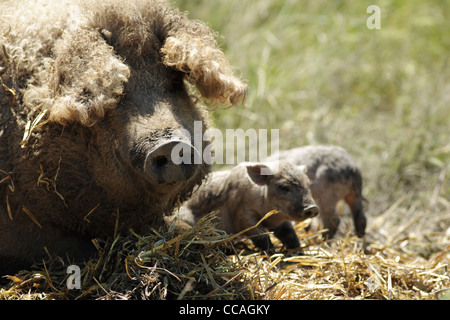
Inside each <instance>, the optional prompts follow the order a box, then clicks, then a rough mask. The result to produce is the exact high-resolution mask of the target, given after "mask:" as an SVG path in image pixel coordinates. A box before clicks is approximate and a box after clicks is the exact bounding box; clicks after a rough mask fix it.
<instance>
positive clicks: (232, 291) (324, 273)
mask: <svg viewBox="0 0 450 320" xmlns="http://www.w3.org/2000/svg"><path fill="white" fill-rule="evenodd" d="M269 214H274V212H271V213H269ZM213 215H214V213H213V214H211V215H208V216H206V217H205V218H204V219H203V220H201V221H200V222H199V223H198V224H197V225H195V226H194V227H193V228H191V229H185V228H179V227H177V226H176V223H175V222H173V223H172V224H171V225H170V226H169V227H168V228H165V229H164V230H154V231H153V232H152V233H151V234H148V235H137V234H135V233H134V232H132V231H130V234H129V236H128V237H120V236H117V237H116V238H115V239H114V240H113V241H110V242H105V243H99V242H95V245H96V246H97V248H98V250H99V258H98V259H92V260H90V261H88V262H86V263H85V264H84V265H80V268H81V289H79V290H78V289H74V290H68V289H67V284H66V281H67V278H68V276H69V275H68V274H67V273H66V269H67V266H68V263H67V262H64V260H63V258H62V257H49V259H48V260H47V261H43V263H42V264H40V265H36V266H35V267H34V268H33V270H32V271H26V270H24V271H22V272H20V273H18V274H16V275H14V276H9V277H8V279H9V280H10V283H9V284H8V285H5V286H3V288H1V289H0V299H152V300H159V299H196V300H198V299H270V300H275V299H444V298H448V294H449V290H448V288H449V287H450V276H449V273H448V261H449V258H450V234H448V235H446V234H445V235H442V234H439V235H434V236H435V237H437V238H436V239H433V240H435V241H434V246H435V247H434V248H435V250H434V252H433V253H432V254H430V255H429V256H428V257H426V258H425V257H421V256H420V255H417V254H416V253H412V252H409V251H408V250H406V249H405V248H406V247H409V245H410V244H412V242H414V241H417V239H415V238H414V237H405V238H403V239H401V241H399V242H397V244H396V245H392V244H391V245H389V246H387V245H386V244H385V243H382V242H380V241H378V240H377V239H372V240H370V243H368V242H364V241H363V240H361V239H359V238H356V237H352V236H350V235H348V234H346V235H343V236H341V237H339V238H338V239H337V240H334V241H331V242H324V241H323V239H322V237H321V234H322V233H323V230H318V231H317V230H316V231H314V230H313V229H310V230H309V231H305V226H306V225H307V224H308V223H309V221H305V222H303V223H299V224H298V225H297V226H296V231H297V233H298V234H299V236H300V238H301V239H303V248H302V252H298V251H291V252H289V251H285V250H282V249H283V248H281V247H280V246H281V245H280V243H279V242H277V240H276V239H275V238H274V239H273V241H274V243H275V244H276V245H278V247H277V248H276V249H275V250H274V251H273V252H270V253H267V252H258V251H255V250H254V247H253V246H252V245H251V242H250V241H248V240H244V239H240V238H238V237H230V236H229V235H226V234H225V233H223V232H221V231H219V230H217V229H216V228H215V227H214V223H213V220H212V218H213ZM266 217H267V216H266ZM432 236H433V235H428V237H432ZM407 242H411V243H408V245H407Z"/></svg>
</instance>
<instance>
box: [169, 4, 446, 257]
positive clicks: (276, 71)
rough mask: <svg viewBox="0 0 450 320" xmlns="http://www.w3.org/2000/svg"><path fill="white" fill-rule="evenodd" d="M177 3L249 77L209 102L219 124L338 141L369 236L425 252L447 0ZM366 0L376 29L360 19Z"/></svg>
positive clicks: (434, 238) (441, 182) (438, 221)
mask: <svg viewBox="0 0 450 320" xmlns="http://www.w3.org/2000/svg"><path fill="white" fill-rule="evenodd" d="M175 4H176V6H178V7H179V8H180V9H181V10H185V11H188V12H189V17H190V18H194V19H200V20H202V21H205V22H206V23H207V24H208V25H209V26H210V27H211V28H213V29H214V30H216V31H217V32H218V33H219V37H218V42H219V44H220V46H221V47H222V48H223V49H224V50H225V52H226V54H227V56H228V57H229V59H230V61H231V63H232V65H233V66H234V67H235V69H236V72H237V74H240V75H241V76H242V77H243V78H244V79H246V80H247V82H248V84H249V91H248V98H247V101H246V105H245V106H238V107H236V108H233V109H229V110H224V111H222V110H221V111H217V112H215V113H214V117H215V124H216V126H217V127H218V128H219V129H222V130H225V129H227V128H242V129H244V130H246V129H248V128H254V129H260V128H261V129H263V128H265V129H271V128H272V129H279V130H280V140H281V141H280V147H281V148H291V147H295V146H299V145H304V144H316V143H325V144H337V145H341V146H343V147H345V148H346V149H347V150H349V151H350V153H352V154H353V155H354V156H355V158H356V159H357V162H358V163H359V164H360V166H361V169H362V171H363V175H364V178H365V181H364V183H365V184H364V192H365V195H366V197H367V198H368V199H369V201H370V203H369V205H368V208H367V213H368V216H369V226H368V229H369V231H370V232H371V233H372V235H373V236H375V237H377V239H382V240H384V241H386V243H387V244H389V245H394V244H399V245H400V244H401V243H402V241H404V239H406V238H407V239H409V240H410V241H408V242H407V245H405V243H403V244H404V246H405V250H406V247H408V246H410V247H411V248H410V249H411V250H415V251H416V252H418V253H419V254H421V255H425V256H427V255H429V254H431V253H433V252H435V251H436V250H440V249H442V246H438V248H437V247H436V243H443V245H444V246H445V245H448V243H449V242H450V241H449V238H450V231H449V230H450V229H449V227H450V202H449V201H450V184H449V183H448V178H449V169H450V139H449V137H450V69H449V63H450V60H449V54H448V53H449V52H450V36H449V34H450V27H449V26H448V22H447V21H446V18H447V17H449V16H450V3H449V2H447V1H427V2H423V1H419V0H395V1H351V2H349V1H328V0H317V1H293V0H291V1H281V0H258V1H256V0H246V1H242V0H227V1H206V0H178V1H175ZM372 4H376V5H378V6H379V7H380V9H381V29H379V30H376V29H374V30H370V29H368V28H367V26H366V20H367V19H368V17H369V16H370V14H368V13H367V12H366V10H367V7H368V6H369V5H372ZM389 209H390V210H389ZM377 218H378V219H377ZM370 232H369V233H370ZM446 232H447V234H446ZM413 240H414V241H413Z"/></svg>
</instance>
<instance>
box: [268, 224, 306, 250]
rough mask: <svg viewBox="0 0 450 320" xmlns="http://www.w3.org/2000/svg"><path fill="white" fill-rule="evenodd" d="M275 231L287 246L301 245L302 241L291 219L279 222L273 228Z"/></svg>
mask: <svg viewBox="0 0 450 320" xmlns="http://www.w3.org/2000/svg"><path fill="white" fill-rule="evenodd" d="M273 233H274V234H275V236H276V237H277V238H278V239H280V241H281V242H282V243H283V244H284V245H285V246H286V248H288V249H295V248H299V247H300V241H299V240H298V237H297V234H296V233H295V230H294V227H293V226H292V223H291V222H290V221H284V222H283V223H281V224H279V225H278V226H277V227H275V228H274V229H273Z"/></svg>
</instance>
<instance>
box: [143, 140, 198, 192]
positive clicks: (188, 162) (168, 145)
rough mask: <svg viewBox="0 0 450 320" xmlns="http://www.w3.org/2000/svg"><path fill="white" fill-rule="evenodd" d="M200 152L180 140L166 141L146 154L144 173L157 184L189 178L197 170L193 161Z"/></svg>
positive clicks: (196, 164) (196, 165)
mask: <svg viewBox="0 0 450 320" xmlns="http://www.w3.org/2000/svg"><path fill="white" fill-rule="evenodd" d="M199 157H200V154H199V152H198V150H197V149H196V148H194V147H193V146H192V145H190V144H188V143H186V142H182V141H167V142H165V143H163V144H161V145H159V146H157V147H156V148H154V149H153V150H152V151H150V152H149V153H148V154H147V157H146V159H145V163H144V172H145V174H146V175H147V176H148V177H149V178H150V179H152V180H154V181H155V182H157V183H158V184H174V183H176V182H181V181H186V180H189V179H190V178H191V177H192V176H193V175H194V174H195V173H196V171H197V169H198V167H199V164H198V163H197V162H196V161H195V160H196V159H199Z"/></svg>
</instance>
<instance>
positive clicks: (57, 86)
mask: <svg viewBox="0 0 450 320" xmlns="http://www.w3.org/2000/svg"><path fill="white" fill-rule="evenodd" d="M88 5H89V6H88V7H84V6H83V5H80V6H79V7H77V8H76V9H77V10H74V8H68V10H67V12H66V14H65V15H64V14H62V13H59V15H60V16H59V17H58V18H59V19H60V20H59V21H58V23H57V22H55V23H54V25H55V26H56V25H58V26H59V25H64V23H66V24H67V25H66V27H64V28H62V30H61V31H59V32H55V34H53V35H51V36H52V37H59V38H58V39H57V40H56V41H55V43H54V46H53V48H52V54H51V55H50V57H47V58H46V59H45V60H43V63H42V65H41V66H40V67H39V68H40V71H39V72H40V77H39V78H36V79H37V80H35V82H34V83H32V84H31V85H29V87H28V89H27V90H26V91H25V92H24V102H25V104H26V105H27V106H28V107H30V108H35V109H36V108H37V109H44V108H45V109H46V111H47V116H48V121H50V122H54V123H58V124H61V125H71V124H74V123H75V125H77V126H84V127H85V128H88V130H89V131H90V132H91V133H94V134H93V138H92V139H91V143H92V144H94V143H96V145H95V146H94V148H95V149H96V153H97V154H98V156H97V158H98V161H93V162H92V165H93V166H94V168H93V172H94V173H95V172H99V175H102V177H101V178H99V179H98V181H99V182H98V183H99V184H100V185H104V186H105V187H107V186H113V185H117V184H118V182H117V181H123V180H124V179H125V181H126V185H127V186H129V185H133V186H134V187H135V188H136V187H137V188H140V189H142V190H148V191H149V192H150V193H152V194H159V195H166V194H174V193H179V194H182V193H185V192H189V191H190V190H191V189H192V188H193V187H194V185H195V184H196V183H199V181H200V180H201V179H202V178H203V177H204V175H205V174H206V173H207V169H208V168H207V165H205V164H204V162H203V161H201V160H202V155H203V149H204V148H205V147H206V144H205V143H203V145H200V146H198V145H196V144H194V141H193V140H194V122H195V121H200V122H197V125H198V123H200V129H201V130H202V132H204V131H205V129H206V128H207V126H208V114H207V111H206V108H204V107H202V106H200V105H199V104H198V103H197V100H198V98H196V97H193V95H192V94H191V93H190V92H192V91H191V90H188V87H187V83H186V82H189V83H191V84H192V85H194V86H195V87H196V88H197V90H198V92H199V93H200V94H201V96H202V97H204V98H205V99H207V100H208V101H211V102H212V103H216V102H217V103H219V104H229V105H233V104H235V103H237V102H240V101H242V100H243V99H244V97H245V94H246V85H245V84H243V83H242V82H241V81H240V80H239V79H238V78H236V77H234V75H233V73H232V71H231V68H230V66H229V64H228V61H227V60H226V58H225V56H224V54H223V52H222V51H221V50H220V49H219V48H218V46H217V43H216V41H215V40H214V36H213V32H212V31H211V30H210V29H209V28H207V27H206V26H205V25H204V24H202V23H200V22H198V21H191V20H189V19H187V17H186V15H184V14H180V13H179V12H178V11H176V10H172V9H171V8H170V7H169V6H168V5H167V4H166V3H165V2H163V1H157V0H153V1H148V0H139V1H122V2H118V1H116V2H112V1H99V2H97V3H96V4H94V3H93V2H92V1H91V2H88ZM70 7H73V6H70ZM61 10H64V8H61ZM55 19H56V17H55ZM185 80H186V81H185ZM173 155H176V156H177V159H179V158H182V159H190V160H191V161H183V162H182V163H179V162H175V161H174V159H173ZM194 160H195V161H194ZM199 160H200V162H199ZM106 168H109V169H110V171H109V172H106V174H105V170H106ZM105 175H106V176H105ZM94 178H95V177H94ZM121 185H122V187H123V185H124V184H123V183H122V184H121ZM126 188H128V187H126ZM117 189H118V190H117V192H116V196H117V197H120V194H121V193H123V194H127V192H122V191H120V188H119V187H118V188H117Z"/></svg>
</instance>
